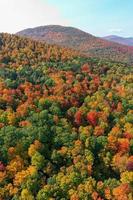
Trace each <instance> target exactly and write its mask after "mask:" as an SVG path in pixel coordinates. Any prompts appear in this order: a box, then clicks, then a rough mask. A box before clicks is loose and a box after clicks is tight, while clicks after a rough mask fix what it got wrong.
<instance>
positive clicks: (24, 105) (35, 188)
mask: <svg viewBox="0 0 133 200" xmlns="http://www.w3.org/2000/svg"><path fill="white" fill-rule="evenodd" d="M132 72H133V68H132V66H128V65H126V64H122V63H115V62H107V61H102V60H97V59H93V58H85V57H82V56H79V54H78V53H77V52H75V51H73V50H70V49H67V48H59V47H57V46H55V45H53V46H50V45H47V44H45V45H44V44H42V43H40V42H35V41H32V40H29V39H24V38H21V37H18V36H14V35H9V34H1V35H0V200H34V199H37V200H69V199H70V200H132V199H133V196H132V195H133V194H132V191H133V190H132V189H133V126H132V123H133V99H132V97H133V76H132Z"/></svg>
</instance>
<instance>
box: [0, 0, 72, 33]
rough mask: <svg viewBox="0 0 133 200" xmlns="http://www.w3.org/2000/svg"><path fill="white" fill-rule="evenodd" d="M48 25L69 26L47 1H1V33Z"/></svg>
mask: <svg viewBox="0 0 133 200" xmlns="http://www.w3.org/2000/svg"><path fill="white" fill-rule="evenodd" d="M46 24H60V25H69V22H68V21H67V20H66V19H62V16H61V14H60V11H59V10H58V9H57V8H56V7H54V6H51V5H50V4H49V3H48V1H47V0H45V1H44V2H43V1H42V0H0V32H10V33H15V32H17V31H20V30H22V29H25V28H29V27H35V26H41V25H46Z"/></svg>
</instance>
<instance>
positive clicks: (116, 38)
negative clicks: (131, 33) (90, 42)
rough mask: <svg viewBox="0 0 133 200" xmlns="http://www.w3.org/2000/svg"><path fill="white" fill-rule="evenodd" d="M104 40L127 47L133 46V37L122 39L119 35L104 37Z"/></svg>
mask: <svg viewBox="0 0 133 200" xmlns="http://www.w3.org/2000/svg"><path fill="white" fill-rule="evenodd" d="M103 39H105V40H108V41H112V42H117V43H119V44H123V45H127V46H133V37H120V36H117V35H109V36H105V37H103Z"/></svg>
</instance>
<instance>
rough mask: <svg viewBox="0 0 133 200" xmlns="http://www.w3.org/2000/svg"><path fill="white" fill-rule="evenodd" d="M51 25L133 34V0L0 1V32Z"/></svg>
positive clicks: (127, 35) (99, 32)
mask: <svg viewBox="0 0 133 200" xmlns="http://www.w3.org/2000/svg"><path fill="white" fill-rule="evenodd" d="M49 24H50V25H51V24H56V25H64V26H72V27H76V28H80V29H82V30H84V31H86V32H89V33H91V34H93V35H96V36H106V35H120V36H124V37H133V0H0V32H8V33H16V32H18V31H20V30H23V29H26V28H32V27H36V26H43V25H49Z"/></svg>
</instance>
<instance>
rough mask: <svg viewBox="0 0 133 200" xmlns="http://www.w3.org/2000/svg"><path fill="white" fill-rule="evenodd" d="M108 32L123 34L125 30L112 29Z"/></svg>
mask: <svg viewBox="0 0 133 200" xmlns="http://www.w3.org/2000/svg"><path fill="white" fill-rule="evenodd" d="M108 32H109V33H122V32H123V29H121V28H111V29H109V31H108Z"/></svg>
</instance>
